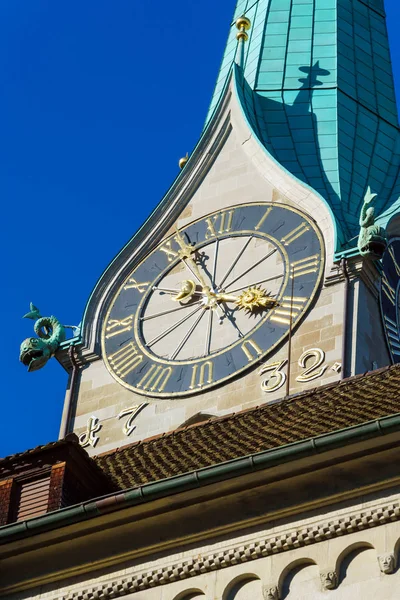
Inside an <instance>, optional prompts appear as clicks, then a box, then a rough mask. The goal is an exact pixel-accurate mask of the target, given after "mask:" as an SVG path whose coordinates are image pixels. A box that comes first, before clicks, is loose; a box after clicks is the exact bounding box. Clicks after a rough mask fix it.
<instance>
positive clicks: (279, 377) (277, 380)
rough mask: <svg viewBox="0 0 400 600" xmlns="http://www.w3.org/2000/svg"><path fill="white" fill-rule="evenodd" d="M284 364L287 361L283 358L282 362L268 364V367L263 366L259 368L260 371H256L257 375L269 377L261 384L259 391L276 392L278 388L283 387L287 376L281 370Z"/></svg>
mask: <svg viewBox="0 0 400 600" xmlns="http://www.w3.org/2000/svg"><path fill="white" fill-rule="evenodd" d="M286 363H287V359H286V358H285V359H284V360H278V361H277V362H273V363H270V364H269V365H263V366H262V367H261V369H260V370H259V371H258V374H259V375H264V373H269V375H268V376H267V377H265V378H264V380H263V381H262V382H261V389H262V391H263V392H268V393H271V392H276V390H279V388H281V387H282V386H283V385H284V383H285V382H286V378H287V376H286V373H284V372H283V371H282V369H283V367H284V366H285V365H286Z"/></svg>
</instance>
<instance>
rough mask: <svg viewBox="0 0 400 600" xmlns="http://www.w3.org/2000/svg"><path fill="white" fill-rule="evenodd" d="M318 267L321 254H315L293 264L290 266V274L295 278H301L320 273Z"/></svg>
mask: <svg viewBox="0 0 400 600" xmlns="http://www.w3.org/2000/svg"><path fill="white" fill-rule="evenodd" d="M318 265H319V254H313V256H309V257H308V258H302V259H300V260H295V261H294V262H292V263H291V265H290V274H291V275H293V277H301V276H302V275H307V274H308V273H315V272H316V271H318Z"/></svg>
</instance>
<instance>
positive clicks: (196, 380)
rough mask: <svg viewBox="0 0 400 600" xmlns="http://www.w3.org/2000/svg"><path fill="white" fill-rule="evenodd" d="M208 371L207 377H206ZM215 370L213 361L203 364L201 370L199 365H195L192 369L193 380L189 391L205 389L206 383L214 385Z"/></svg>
mask: <svg viewBox="0 0 400 600" xmlns="http://www.w3.org/2000/svg"><path fill="white" fill-rule="evenodd" d="M206 370H207V375H206ZM213 370H214V365H213V363H212V361H211V360H208V361H207V362H205V363H203V364H202V365H201V367H200V368H199V365H194V366H193V367H192V379H191V382H190V386H189V389H190V390H194V389H195V388H197V387H199V388H201V387H203V385H204V382H206V383H212V382H213Z"/></svg>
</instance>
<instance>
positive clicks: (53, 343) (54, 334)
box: [19, 303, 66, 371]
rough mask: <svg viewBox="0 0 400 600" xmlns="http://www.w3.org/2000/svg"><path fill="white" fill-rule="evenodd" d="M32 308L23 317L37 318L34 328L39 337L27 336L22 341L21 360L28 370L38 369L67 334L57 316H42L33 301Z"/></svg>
mask: <svg viewBox="0 0 400 600" xmlns="http://www.w3.org/2000/svg"><path fill="white" fill-rule="evenodd" d="M30 308H31V309H30V312H28V313H27V314H26V315H24V316H23V318H24V319H33V320H36V323H35V325H34V326H33V328H34V330H35V333H36V335H38V336H39V337H38V338H34V337H31V338H27V339H26V340H24V341H23V342H22V344H21V348H20V353H19V360H20V361H21V362H22V363H23V364H24V365H25V366H26V367H28V371H37V370H38V369H41V368H42V367H44V366H45V364H46V363H47V361H48V360H49V359H50V358H51V357H52V356H54V354H55V353H56V352H57V350H58V348H59V346H60V344H61V342H64V340H65V339H66V335H65V328H64V326H63V325H61V323H60V321H59V320H58V319H56V317H42V316H41V315H40V313H39V309H38V308H36V306H34V305H33V304H32V303H31V307H30Z"/></svg>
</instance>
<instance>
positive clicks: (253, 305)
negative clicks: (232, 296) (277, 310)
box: [236, 286, 278, 313]
mask: <svg viewBox="0 0 400 600" xmlns="http://www.w3.org/2000/svg"><path fill="white" fill-rule="evenodd" d="M236 304H237V305H238V307H239V308H243V309H244V310H245V311H246V312H247V313H254V312H256V311H258V310H262V309H266V308H274V306H277V305H278V302H277V301H276V300H275V299H274V298H272V296H270V294H269V293H268V292H267V291H266V290H264V289H262V288H261V286H258V287H250V288H249V289H248V290H246V291H244V292H242V293H241V294H240V296H239V297H238V299H237V300H236Z"/></svg>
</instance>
